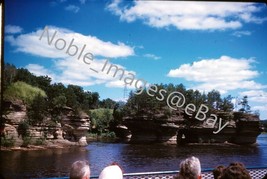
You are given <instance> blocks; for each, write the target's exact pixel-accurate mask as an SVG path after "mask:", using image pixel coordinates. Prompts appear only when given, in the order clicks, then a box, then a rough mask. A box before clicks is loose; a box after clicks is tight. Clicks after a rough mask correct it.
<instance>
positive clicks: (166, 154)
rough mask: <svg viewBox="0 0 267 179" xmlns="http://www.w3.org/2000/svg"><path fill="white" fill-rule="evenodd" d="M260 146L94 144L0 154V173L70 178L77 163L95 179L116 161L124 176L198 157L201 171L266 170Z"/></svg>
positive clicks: (266, 153) (264, 143)
mask: <svg viewBox="0 0 267 179" xmlns="http://www.w3.org/2000/svg"><path fill="white" fill-rule="evenodd" d="M258 143H259V146H257V147H246V146H242V147H240V146H220V145H218V146H205V145H204V146H203V145H196V146H193V145H192V146H183V147H180V146H175V145H171V146H170V145H159V144H154V145H138V144H135V145H131V144H122V143H97V142H95V143H91V144H90V145H89V146H87V147H86V148H68V149H50V150H44V151H13V152H8V151H2V152H0V173H1V174H3V175H4V176H5V177H6V178H33V177H35V178H36V177H62V176H67V175H68V171H69V168H70V165H71V164H72V163H73V162H74V161H76V160H84V159H86V160H88V161H89V162H90V166H91V171H92V174H93V175H96V174H99V172H100V171H101V170H102V169H103V168H104V167H105V166H106V165H108V164H110V163H111V162H113V161H117V162H118V163H120V164H121V166H122V167H123V169H124V171H125V172H145V171H159V170H161V171H162V170H177V169H178V165H179V163H180V161H181V160H182V159H184V158H185V157H187V156H191V155H195V156H197V157H199V158H200V161H201V164H202V168H214V167H215V166H216V165H218V164H224V165H228V164H229V163H230V162H233V161H241V162H243V163H244V164H245V165H246V166H267V162H266V161H267V135H266V134H265V135H261V136H260V137H259V138H258Z"/></svg>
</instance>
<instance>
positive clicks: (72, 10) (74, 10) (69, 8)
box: [65, 4, 80, 13]
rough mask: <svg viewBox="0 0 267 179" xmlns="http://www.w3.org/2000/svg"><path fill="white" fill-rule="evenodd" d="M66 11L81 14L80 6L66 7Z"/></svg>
mask: <svg viewBox="0 0 267 179" xmlns="http://www.w3.org/2000/svg"><path fill="white" fill-rule="evenodd" d="M65 10H66V11H70V12H73V13H77V12H79V10H80V8H79V7H78V6H75V5H71V4H70V5H68V6H66V7H65Z"/></svg>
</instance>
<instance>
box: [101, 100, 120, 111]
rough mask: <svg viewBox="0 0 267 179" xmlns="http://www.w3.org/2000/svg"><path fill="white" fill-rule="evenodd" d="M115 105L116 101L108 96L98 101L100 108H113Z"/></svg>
mask: <svg viewBox="0 0 267 179" xmlns="http://www.w3.org/2000/svg"><path fill="white" fill-rule="evenodd" d="M115 105H116V101H113V100H112V99H110V98H107V99H103V100H102V101H100V107H101V108H108V109H113V108H114V107H115Z"/></svg>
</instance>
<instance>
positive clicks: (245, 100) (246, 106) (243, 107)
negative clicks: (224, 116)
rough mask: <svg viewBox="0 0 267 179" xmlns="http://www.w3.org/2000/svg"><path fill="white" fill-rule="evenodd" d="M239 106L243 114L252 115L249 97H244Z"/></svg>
mask: <svg viewBox="0 0 267 179" xmlns="http://www.w3.org/2000/svg"><path fill="white" fill-rule="evenodd" d="M239 105H241V108H240V109H239V111H240V112H243V113H250V112H251V110H250V105H249V104H248V96H244V97H243V99H242V100H241V101H240V103H239Z"/></svg>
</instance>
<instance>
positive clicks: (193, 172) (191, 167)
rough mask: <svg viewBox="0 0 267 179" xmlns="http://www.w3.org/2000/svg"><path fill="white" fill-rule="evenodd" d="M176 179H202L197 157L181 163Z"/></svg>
mask: <svg viewBox="0 0 267 179" xmlns="http://www.w3.org/2000/svg"><path fill="white" fill-rule="evenodd" d="M176 179H201V165H200V161H199V159H198V158H197V157H194V156H192V157H189V158H187V159H185V160H183V161H182V162H181V163H180V171H179V174H178V175H177V176H176Z"/></svg>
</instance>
